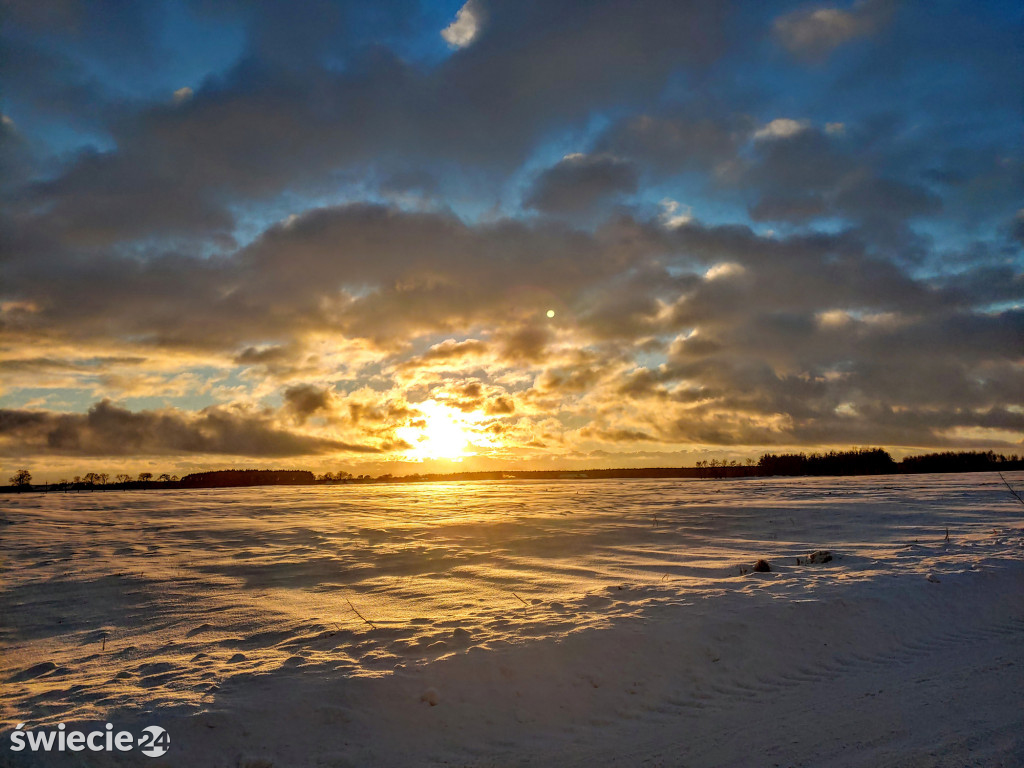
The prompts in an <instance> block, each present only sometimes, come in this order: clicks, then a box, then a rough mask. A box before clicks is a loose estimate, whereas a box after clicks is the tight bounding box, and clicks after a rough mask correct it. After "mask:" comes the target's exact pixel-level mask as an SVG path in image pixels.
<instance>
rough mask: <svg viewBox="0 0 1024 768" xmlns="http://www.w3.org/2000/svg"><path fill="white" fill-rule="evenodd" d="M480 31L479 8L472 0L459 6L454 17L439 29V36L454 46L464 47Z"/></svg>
mask: <svg viewBox="0 0 1024 768" xmlns="http://www.w3.org/2000/svg"><path fill="white" fill-rule="evenodd" d="M479 31H480V9H479V7H477V4H476V3H475V2H473V0H469V2H467V3H466V4H465V5H463V6H462V7H461V8H459V11H458V13H456V14H455V19H454V21H452V23H451V24H449V25H448V26H447V27H445V28H444V29H442V30H441V37H443V38H444V40H445V42H446V43H448V44H449V45H452V46H454V47H455V48H465V47H466V46H467V45H469V44H470V43H472V42H473V39H474V38H475V37H476V36H477V33H478V32H479Z"/></svg>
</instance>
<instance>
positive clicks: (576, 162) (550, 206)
mask: <svg viewBox="0 0 1024 768" xmlns="http://www.w3.org/2000/svg"><path fill="white" fill-rule="evenodd" d="M636 189H637V172H636V170H635V169H634V168H633V166H631V165H630V164H629V163H628V162H626V161H624V160H620V159H618V158H616V157H612V156H609V155H582V154H576V155H568V156H566V157H564V158H562V160H560V161H559V162H558V163H556V164H555V165H553V166H552V167H550V168H548V169H546V170H545V171H544V172H542V173H541V174H540V175H539V176H538V177H537V178H536V179H535V180H534V182H533V185H532V187H531V188H530V190H529V191H528V192H527V195H526V199H525V200H524V202H523V205H524V206H525V207H527V208H535V209H537V210H538V211H543V212H544V213H555V214H565V213H569V214H572V213H583V212H585V211H589V210H591V209H592V208H593V207H594V206H595V205H596V204H597V203H600V202H603V201H604V200H607V199H609V198H613V197H615V196H617V195H622V194H629V193H631V192H635V191H636Z"/></svg>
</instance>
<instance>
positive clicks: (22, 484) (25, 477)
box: [11, 469, 32, 488]
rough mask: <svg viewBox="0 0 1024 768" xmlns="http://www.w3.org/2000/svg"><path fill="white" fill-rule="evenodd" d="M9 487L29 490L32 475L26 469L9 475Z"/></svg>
mask: <svg viewBox="0 0 1024 768" xmlns="http://www.w3.org/2000/svg"><path fill="white" fill-rule="evenodd" d="M11 485H13V486H15V487H16V488H31V487H32V473H31V472H29V471H28V470H27V469H19V470H18V471H17V472H15V473H14V474H13V475H11Z"/></svg>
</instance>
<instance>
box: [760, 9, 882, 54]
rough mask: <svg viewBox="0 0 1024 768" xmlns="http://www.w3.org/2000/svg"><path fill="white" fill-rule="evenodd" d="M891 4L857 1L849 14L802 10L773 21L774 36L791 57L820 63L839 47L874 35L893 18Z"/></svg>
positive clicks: (847, 11)
mask: <svg viewBox="0 0 1024 768" xmlns="http://www.w3.org/2000/svg"><path fill="white" fill-rule="evenodd" d="M894 7H895V3H894V2H893V1H892V0H858V2H856V3H854V4H853V5H852V6H851V7H850V9H849V10H843V9H841V8H835V7H827V6H822V7H811V8H802V9H799V10H796V11H792V12H790V13H787V14H786V15H784V16H780V17H779V18H778V19H776V20H775V25H774V32H775V36H776V38H777V39H778V40H779V42H780V43H781V44H782V45H783V46H784V47H785V48H786V50H788V51H789V52H790V53H792V54H794V55H796V56H800V57H803V58H808V59H816V60H820V59H823V58H825V57H826V56H828V54H830V53H831V52H832V51H834V50H835V49H836V48H838V47H839V46H841V45H843V44H844V43H847V42H849V41H850V40H854V39H856V38H858V37H865V36H867V35H871V34H873V33H874V32H875V31H877V30H878V29H879V28H880V27H881V26H882V25H883V24H885V23H886V22H887V21H888V20H889V18H890V16H891V15H892V12H893V9H894Z"/></svg>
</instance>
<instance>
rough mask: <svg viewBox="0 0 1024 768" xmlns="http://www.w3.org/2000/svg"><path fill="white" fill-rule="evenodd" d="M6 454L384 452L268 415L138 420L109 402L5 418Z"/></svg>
mask: <svg viewBox="0 0 1024 768" xmlns="http://www.w3.org/2000/svg"><path fill="white" fill-rule="evenodd" d="M0 450H3V452H4V453H5V454H6V455H8V456H12V455H13V456H18V455H23V456H25V455H46V454H55V455H76V456H132V457H136V456H142V455H165V454H222V455H233V456H251V457H267V458H273V457H287V456H309V455H315V454H329V453H330V454H333V453H357V454H376V453H380V452H382V448H380V447H378V446H372V445H361V444H350V443H344V442H341V441H337V440H330V439H325V438H319V437H314V436H311V435H308V434H300V433H294V432H289V431H287V430H284V429H281V428H279V427H277V426H275V425H274V423H273V422H272V421H271V419H270V417H269V415H268V414H265V413H261V412H258V411H252V410H249V409H244V408H237V407H235V408H233V407H228V406H218V407H211V408H206V409H204V410H202V411H199V412H198V413H193V414H190V413H182V412H180V411H175V410H163V411H138V412H133V411H129V410H127V409H125V408H122V407H120V406H118V405H115V404H114V403H112V402H111V401H109V400H103V401H101V402H98V403H96V404H95V405H93V406H92V407H91V408H90V409H89V411H88V413H84V414H79V413H53V412H49V411H28V410H10V409H8V410H0Z"/></svg>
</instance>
